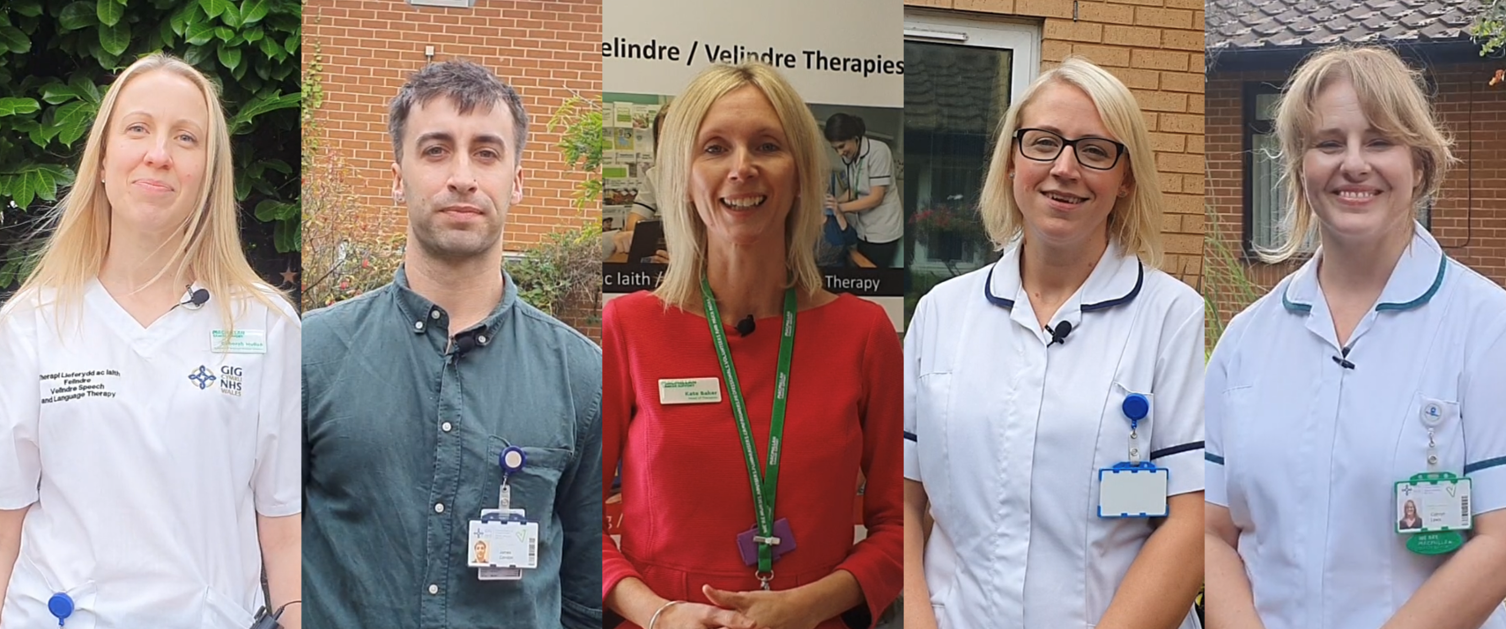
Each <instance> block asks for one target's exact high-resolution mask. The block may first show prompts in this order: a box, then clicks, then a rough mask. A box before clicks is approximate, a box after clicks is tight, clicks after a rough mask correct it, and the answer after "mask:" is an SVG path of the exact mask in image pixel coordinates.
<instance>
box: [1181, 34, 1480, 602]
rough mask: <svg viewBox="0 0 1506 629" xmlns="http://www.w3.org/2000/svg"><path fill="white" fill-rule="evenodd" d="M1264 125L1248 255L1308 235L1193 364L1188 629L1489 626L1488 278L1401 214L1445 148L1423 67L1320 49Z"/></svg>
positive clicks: (1441, 165)
mask: <svg viewBox="0 0 1506 629" xmlns="http://www.w3.org/2000/svg"><path fill="white" fill-rule="evenodd" d="M1275 127H1276V136H1277V140H1278V142H1279V144H1280V150H1281V153H1280V156H1279V158H1280V160H1281V169H1282V179H1283V182H1284V184H1285V185H1286V188H1287V191H1288V195H1287V197H1288V198H1289V199H1290V200H1291V208H1290V214H1289V219H1288V223H1287V228H1286V230H1285V234H1284V236H1285V242H1284V243H1282V244H1280V245H1278V246H1277V247H1275V248H1274V250H1272V251H1267V252H1263V253H1264V257H1265V258H1266V259H1267V260H1270V261H1280V260H1286V259H1289V258H1292V257H1294V256H1296V255H1297V254H1299V253H1302V247H1303V243H1304V242H1306V241H1309V238H1310V237H1311V235H1312V233H1313V232H1316V234H1317V242H1318V243H1319V246H1318V249H1317V251H1316V252H1314V253H1312V257H1311V258H1310V259H1308V260H1307V261H1305V262H1304V263H1303V264H1302V265H1301V267H1300V268H1298V269H1297V271H1296V272H1295V273H1293V274H1291V275H1290V276H1287V277H1286V278H1285V279H1283V280H1281V281H1280V282H1279V283H1277V284H1276V287H1275V288H1274V289H1272V290H1271V292H1270V293H1269V294H1267V295H1265V296H1264V297H1262V298H1261V299H1259V300H1257V301H1256V302H1255V303H1254V304H1253V305H1251V306H1250V307H1249V308H1247V309H1245V311H1244V312H1242V313H1240V314H1239V315H1237V316H1235V317H1234V320H1233V321H1232V322H1231V323H1230V324H1229V326H1228V328H1227V329H1226V330H1225V332H1224V335H1223V337H1222V338H1221V339H1219V342H1218V345H1217V347H1216V348H1215V349H1214V351H1213V355H1212V357H1211V359H1210V360H1209V363H1208V376H1207V396H1208V397H1207V400H1208V403H1207V422H1208V449H1207V479H1208V504H1207V534H1206V540H1207V541H1206V552H1207V570H1208V598H1207V600H1208V610H1207V614H1208V619H1209V621H1210V623H1209V625H1210V626H1212V627H1264V628H1266V629H1297V628H1306V627H1326V628H1328V629H1362V628H1363V629H1374V628H1375V627H1385V628H1386V629H1404V628H1406V627H1428V628H1429V629H1446V628H1448V629H1454V628H1457V629H1464V628H1470V629H1474V628H1477V627H1482V626H1483V627H1490V628H1492V629H1501V628H1506V611H1503V610H1502V608H1501V600H1502V599H1503V598H1506V571H1502V570H1501V566H1503V565H1506V510H1503V508H1506V421H1502V416H1501V413H1502V409H1503V408H1506V387H1502V386H1501V385H1502V383H1503V382H1506V291H1503V290H1501V288H1500V287H1499V286H1496V285H1495V284H1494V283H1493V282H1491V281H1490V280H1487V279H1486V278H1484V277H1481V276H1480V275H1479V274H1477V273H1475V272H1473V271H1471V270H1469V269H1468V268H1466V267H1465V266H1463V265H1462V264H1459V263H1458V262H1456V261H1454V260H1452V259H1450V258H1449V257H1448V255H1447V254H1445V253H1444V251H1443V248H1442V247H1441V246H1439V244H1438V241H1437V240H1436V239H1434V238H1433V236H1432V235H1431V234H1429V233H1428V231H1427V230H1426V229H1424V228H1423V226H1422V225H1421V224H1419V223H1418V222H1417V221H1416V219H1415V218H1414V217H1415V216H1416V212H1417V209H1418V208H1419V207H1421V206H1423V205H1425V204H1428V203H1430V202H1431V199H1433V198H1434V197H1436V196H1437V194H1438V191H1439V190H1440V188H1441V186H1442V182H1443V178H1444V174H1445V171H1446V170H1447V168H1448V166H1449V165H1450V163H1451V162H1452V161H1454V158H1453V156H1452V154H1451V151H1450V149H1449V139H1448V136H1447V134H1446V133H1445V132H1444V131H1443V129H1442V128H1441V127H1440V125H1439V122H1438V120H1437V119H1436V118H1435V117H1434V115H1433V112H1432V108H1431V106H1430V105H1429V103H1428V97H1427V93H1426V91H1425V89H1424V84H1423V80H1422V77H1421V75H1420V74H1419V73H1418V72H1416V71H1414V70H1412V69H1411V68H1409V67H1407V64H1406V63H1405V62H1403V61H1402V60H1401V59H1400V58H1399V57H1398V56H1397V55H1396V54H1395V53H1394V52H1392V51H1390V50H1387V49H1384V48H1375V47H1344V46H1340V47H1333V48H1328V49H1324V50H1321V51H1319V52H1317V53H1315V54H1314V55H1313V56H1311V57H1310V58H1308V59H1307V60H1306V61H1304V62H1303V63H1302V65H1301V66H1300V67H1298V68H1297V71H1296V72H1295V73H1294V74H1293V75H1292V77H1291V79H1290V80H1289V81H1288V83H1287V85H1286V89H1285V91H1284V94H1283V95H1282V97H1281V101H1280V103H1279V104H1278V105H1277V110H1276V125H1275ZM1414 501H1415V502H1414ZM1409 503H1410V504H1413V505H1414V507H1413V508H1411V509H1408V508H1407V507H1406V505H1407V504H1409ZM1398 511H1402V512H1403V513H1404V514H1405V515H1406V516H1407V517H1404V518H1403V521H1402V522H1401V523H1398V521H1397V515H1396V514H1397V512H1398ZM1418 516H1420V521H1418V520H1419V517H1418ZM1402 524H1407V525H1410V524H1417V526H1415V527H1403V526H1402Z"/></svg>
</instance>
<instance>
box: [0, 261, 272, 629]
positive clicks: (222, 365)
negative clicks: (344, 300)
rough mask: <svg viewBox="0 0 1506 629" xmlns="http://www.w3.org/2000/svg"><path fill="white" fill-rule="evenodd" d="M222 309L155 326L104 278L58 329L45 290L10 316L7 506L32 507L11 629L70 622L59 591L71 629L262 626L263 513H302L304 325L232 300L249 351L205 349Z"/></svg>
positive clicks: (7, 619) (219, 302) (5, 351)
mask: <svg viewBox="0 0 1506 629" xmlns="http://www.w3.org/2000/svg"><path fill="white" fill-rule="evenodd" d="M51 294H52V293H51V291H48V292H47V293H46V294H45V295H44V297H43V298H41V299H45V300H46V301H47V302H50V301H51ZM275 299H276V300H277V301H278V302H279V305H282V303H281V302H282V299H281V297H276V298H275ZM227 301H230V300H229V299H227V298H226V296H223V295H211V296H210V300H209V302H208V303H207V304H205V305H204V306H203V307H202V308H199V309H197V310H191V309H188V308H187V307H178V308H174V309H173V310H172V311H171V312H169V313H167V314H166V315H163V316H162V317H161V318H160V319H158V320H157V321H155V322H153V323H152V325H151V326H149V327H146V328H142V327H141V325H140V324H138V323H137V322H136V320H135V319H133V318H131V316H130V315H129V314H127V313H126V312H125V310H124V309H122V308H121V307H120V305H119V304H118V303H117V302H116V301H115V300H114V299H113V298H112V297H111V296H110V294H109V293H108V292H106V291H105V289H104V288H103V287H102V286H101V285H100V284H99V282H98V281H95V280H91V281H90V282H89V284H88V286H87V287H86V289H85V292H84V297H83V300H82V302H81V303H80V304H78V305H77V306H75V307H73V308H72V309H71V310H70V313H71V314H68V315H66V316H70V317H71V318H72V321H68V320H64V321H63V322H62V325H61V326H59V322H58V321H57V317H56V315H57V308H56V306H55V305H52V304H51V303H41V300H39V298H38V297H37V296H35V295H33V296H31V297H29V298H28V297H17V298H16V299H13V300H12V303H10V304H8V305H7V306H6V308H5V310H4V314H3V315H0V509H21V508H26V507H28V506H29V507H30V511H29V512H28V513H27V515H26V520H25V523H24V524H23V527H22V532H21V552H20V557H19V558H18V559H17V561H16V565H15V569H14V570H13V572H12V576H11V580H10V588H9V590H8V591H7V592H5V607H4V611H3V614H4V615H3V617H0V626H4V627H7V628H9V627H18V628H19V627H49V626H50V627H56V626H58V621H57V619H55V618H54V617H53V616H52V615H51V614H50V613H49V612H48V610H47V601H48V599H49V598H51V597H52V596H53V595H54V594H55V593H66V594H68V595H69V596H70V597H71V598H72V599H73V601H74V603H75V605H76V607H77V610H76V611H75V612H74V613H73V615H72V616H71V617H69V618H68V619H67V624H66V625H65V627H66V628H67V629H134V628H139V627H153V628H155V629H245V628H246V627H249V626H250V625H251V619H252V618H251V615H252V612H253V611H254V610H255V609H257V608H259V607H260V606H261V605H262V604H263V600H262V594H261V585H260V578H261V552H260V550H259V547H258V544H257V534H256V514H258V513H260V514H262V515H266V516H273V517H277V516H289V515H294V514H297V513H298V512H299V511H300V510H301V484H302V477H301V472H300V465H301V459H300V456H301V449H300V437H299V435H300V432H299V431H300V430H301V425H300V421H301V419H300V417H301V414H300V397H299V391H300V389H299V382H300V370H299V364H300V363H299V357H300V339H301V335H300V329H301V324H300V322H299V320H298V318H297V315H296V314H295V313H294V312H293V310H292V308H291V307H290V306H284V307H281V308H279V309H278V311H271V310H268V309H267V308H266V307H265V306H263V305H262V304H261V303H260V302H258V301H255V300H253V299H249V298H243V299H238V300H235V301H236V304H235V306H236V307H237V316H236V323H235V325H236V330H237V331H238V333H239V332H241V331H244V332H245V333H246V334H245V336H244V338H243V341H242V342H241V343H238V344H237V345H236V346H235V347H233V348H232V349H233V351H232V352H227V353H220V352H215V351H211V340H210V339H211V335H212V334H213V332H214V331H216V330H221V331H222V329H223V327H224V325H223V322H222V318H221V314H220V313H221V308H224V307H226V306H228V305H230V304H227V303H226V302H227ZM39 303H40V305H39Z"/></svg>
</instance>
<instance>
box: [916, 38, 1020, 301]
mask: <svg viewBox="0 0 1506 629" xmlns="http://www.w3.org/2000/svg"><path fill="white" fill-rule="evenodd" d="M1013 59H1014V55H1013V53H1012V52H1011V51H1010V50H1005V49H997V48H976V47H966V46H951V45H943V44H932V43H920V42H906V43H905V164H904V168H905V181H906V186H905V191H904V192H905V225H906V229H905V237H906V240H907V242H906V246H905V251H906V253H907V257H908V259H907V260H906V261H905V266H906V267H908V270H909V273H910V290H908V291H907V293H906V299H905V307H906V312H905V314H906V318H907V319H908V317H909V314H910V313H911V312H913V310H914V306H915V303H916V302H917V301H918V300H919V299H920V296H921V295H924V294H925V293H926V292H927V291H929V290H930V289H931V287H933V286H935V285H936V284H937V283H939V282H941V281H942V280H945V279H947V278H951V277H955V276H958V275H961V274H963V273H966V272H968V271H972V270H974V269H977V268H980V267H982V266H984V265H986V264H988V263H990V262H992V261H993V260H994V259H995V258H996V257H997V256H996V255H995V254H994V252H993V251H992V247H991V246H990V245H989V243H988V238H987V236H986V235H985V233H984V231H983V221H982V218H980V217H979V216H978V213H977V207H978V196H979V194H980V193H981V191H982V188H983V176H984V174H985V173H986V172H987V171H988V160H989V157H990V154H991V152H992V149H993V139H994V138H993V135H994V132H995V131H996V128H997V126H998V124H999V121H1000V120H1001V119H1002V118H1003V117H1004V112H1005V111H1006V110H1007V109H1008V107H1009V81H1010V64H1011V63H1012V62H1013Z"/></svg>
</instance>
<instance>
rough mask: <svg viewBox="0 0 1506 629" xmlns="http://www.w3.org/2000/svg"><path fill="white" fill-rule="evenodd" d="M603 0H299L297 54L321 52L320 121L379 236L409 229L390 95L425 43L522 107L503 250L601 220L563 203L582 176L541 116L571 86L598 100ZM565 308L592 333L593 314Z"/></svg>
mask: <svg viewBox="0 0 1506 629" xmlns="http://www.w3.org/2000/svg"><path fill="white" fill-rule="evenodd" d="M601 6H602V5H601V0H549V1H547V2H545V1H535V2H524V1H509V0H476V6H474V7H472V8H469V9H457V8H437V7H414V6H411V5H409V4H407V3H406V2H403V1H401V0H305V2H304V9H303V56H304V64H305V68H307V64H308V62H309V61H310V60H311V59H312V58H313V55H314V54H315V53H316V52H317V53H319V54H320V55H321V61H322V63H323V74H322V79H323V86H324V94H325V101H324V106H323V108H322V109H321V110H320V112H319V115H318V120H319V124H320V125H321V126H322V128H323V129H324V141H325V146H327V147H328V148H329V149H330V150H332V151H334V152H337V153H338V154H340V155H342V156H343V157H344V158H345V160H346V163H347V165H348V166H349V167H350V168H351V169H352V170H353V175H354V176H353V177H352V178H351V180H352V181H353V182H354V183H355V184H356V185H355V187H354V188H355V189H354V192H355V193H356V194H357V195H358V197H359V200H360V201H359V202H360V208H361V211H362V212H364V213H367V215H368V217H369V218H372V219H373V220H374V221H375V224H376V225H377V226H378V229H379V231H380V232H381V233H382V234H383V235H384V236H401V235H402V234H403V233H404V231H405V229H406V214H405V209H404V208H402V207H400V206H398V205H397V204H395V203H393V201H392V173H391V164H392V160H393V154H392V142H391V139H390V138H389V137H388V136H387V105H388V103H389V102H390V101H391V100H392V97H393V96H395V95H396V94H397V91H398V89H399V88H400V87H402V85H403V82H404V81H405V80H406V79H407V77H408V76H409V75H410V74H412V73H413V72H415V71H417V70H418V69H419V68H421V67H423V65H424V64H425V63H426V62H427V60H426V59H425V57H424V47H425V46H433V47H434V61H446V60H450V59H456V58H464V59H467V60H469V61H474V62H477V63H480V64H482V65H484V66H486V67H487V68H488V69H490V70H491V71H492V72H495V73H496V74H497V75H498V76H499V77H501V78H502V79H503V80H504V81H506V82H507V83H508V84H510V85H512V86H513V88H514V89H516V90H517V91H518V93H519V95H520V96H521V97H522V99H523V106H524V107H525V108H526V109H527V111H528V115H529V118H530V125H529V131H530V135H529V139H528V146H527V148H526V150H525V151H524V153H523V162H522V164H523V178H524V186H525V189H524V198H523V201H522V203H519V204H517V205H514V206H513V208H512V210H511V213H510V214H509V215H508V218H507V226H506V232H505V236H504V239H505V247H506V249H507V250H508V251H514V252H516V251H520V250H523V249H526V248H527V247H528V246H529V245H531V244H533V243H536V242H538V241H539V239H540V238H541V237H542V236H543V235H544V234H548V233H550V232H555V231H560V230H564V229H569V228H572V227H576V226H579V225H582V224H599V223H600V221H601V207H600V205H599V204H593V205H591V206H589V207H588V209H587V210H586V211H582V210H580V209H577V208H575V207H574V206H573V205H572V200H573V197H574V193H575V187H576V184H578V183H579V182H581V181H583V180H584V178H585V176H584V175H583V174H581V173H576V172H571V171H570V169H569V168H568V166H567V165H566V164H565V163H564V160H563V158H562V157H561V156H560V153H559V150H558V149H557V148H556V145H557V144H558V143H559V134H558V133H551V132H549V131H548V130H547V129H546V126H547V123H548V122H549V119H550V118H551V117H552V116H553V115H554V112H555V110H557V109H558V108H559V106H560V105H561V104H562V103H564V102H565V101H566V100H567V99H569V98H570V97H571V96H572V95H579V96H581V97H582V98H584V99H585V100H587V101H589V102H591V103H596V102H599V101H600V100H601V52H600V49H599V48H598V46H599V42H600V41H601ZM577 318H578V319H580V320H579V321H575V320H574V319H577ZM567 319H569V321H567V322H569V323H571V324H572V325H575V326H576V327H577V328H579V329H582V330H583V331H586V332H587V333H592V330H593V328H592V327H591V324H590V321H591V320H592V317H590V316H582V317H567ZM595 335H596V336H593V338H596V337H599V332H595Z"/></svg>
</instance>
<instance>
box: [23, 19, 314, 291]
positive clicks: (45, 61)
mask: <svg viewBox="0 0 1506 629" xmlns="http://www.w3.org/2000/svg"><path fill="white" fill-rule="evenodd" d="M301 10H302V9H301V6H300V3H299V2H297V1H296V0H240V1H233V0H197V1H194V2H187V3H185V2H181V1H179V0H77V1H74V2H56V1H50V0H6V1H5V2H4V3H0V86H4V87H3V88H0V214H4V217H3V218H4V221H3V223H0V224H3V225H5V226H7V229H3V230H0V251H4V252H8V253H7V255H6V257H5V258H4V259H0V292H3V291H5V290H6V289H7V288H14V285H15V283H16V282H17V280H18V277H17V275H18V273H19V271H20V269H21V268H23V266H24V259H23V258H24V256H23V254H22V252H23V251H24V250H25V249H23V248H18V247H15V245H17V244H18V243H19V242H20V241H21V240H22V238H23V236H24V235H25V234H26V233H27V232H28V231H29V230H30V229H32V226H33V224H34V221H35V219H36V218H37V217H38V216H40V215H41V213H42V212H43V211H45V209H46V208H47V207H48V206H49V205H50V204H51V203H53V202H55V201H56V200H57V198H58V196H59V195H60V193H61V192H62V191H63V189H65V188H66V187H67V186H69V185H71V184H72V182H73V177H74V172H73V170H72V169H73V166H74V164H75V163H76V162H77V160H78V156H79V154H80V153H82V151H83V142H82V140H83V138H84V136H85V135H86V134H87V133H88V130H89V125H90V124H91V123H92V122H93V120H94V117H95V114H96V113H97V112H98V110H99V103H100V99H101V98H102V96H103V93H104V90H105V89H106V88H107V87H108V86H109V84H110V82H111V81H112V80H113V79H114V77H115V76H116V75H117V73H118V72H119V71H121V70H123V69H124V68H125V67H126V66H128V65H130V64H131V63H132V62H133V61H135V60H136V59H137V58H139V57H140V56H142V55H145V54H147V53H151V52H155V51H159V50H160V51H164V52H167V53H170V54H173V55H176V56H179V57H182V58H183V59H184V60H186V61H188V62H189V63H190V64H192V65H194V66H195V67H197V68H199V70H201V71H203V72H204V73H205V74H207V75H209V76H210V77H211V78H212V79H214V80H215V81H216V82H218V83H219V84H220V86H221V91H222V94H223V102H224V104H225V111H226V115H227V117H228V119H229V122H230V125H231V130H230V131H231V134H232V143H233V149H234V154H235V171H236V182H235V192H236V199H237V200H238V201H239V202H240V204H241V207H242V208H243V212H244V214H243V217H242V230H243V237H244V239H245V241H246V245H247V250H248V254H249V255H250V257H251V258H252V261H253V264H255V265H256V266H257V268H258V270H260V271H261V272H262V275H263V276H264V277H268V278H273V279H274V280H275V279H276V278H277V273H278V272H280V271H282V270H284V269H285V268H291V269H292V270H295V271H296V270H297V269H298V251H299V249H300V248H301V244H302V235H301V232H300V227H299V226H300V223H301V221H300V216H299V203H298V194H299V185H298V162H297V160H296V159H294V158H295V156H296V155H297V154H298V152H299V141H298V137H299V133H298V113H297V111H296V109H297V107H298V104H299V98H300V94H299V85H298V69H299V54H298V53H299V41H300V37H301V34H300V32H299V31H300V25H301ZM275 283H280V281H274V284H275Z"/></svg>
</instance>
